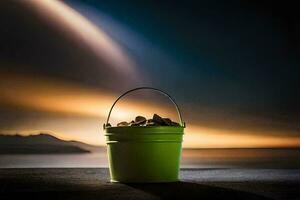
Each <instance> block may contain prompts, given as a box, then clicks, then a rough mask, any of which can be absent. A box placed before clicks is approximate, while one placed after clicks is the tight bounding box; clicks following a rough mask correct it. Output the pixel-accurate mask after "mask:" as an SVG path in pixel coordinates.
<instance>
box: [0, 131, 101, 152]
mask: <svg viewBox="0 0 300 200" xmlns="http://www.w3.org/2000/svg"><path fill="white" fill-rule="evenodd" d="M100 149H101V147H97V146H92V145H88V144H85V143H82V142H77V141H65V140H61V139H59V138H56V137H54V136H52V135H49V134H44V133H41V134H39V135H29V136H21V135H0V154H69V153H90V152H91V151H95V150H100Z"/></svg>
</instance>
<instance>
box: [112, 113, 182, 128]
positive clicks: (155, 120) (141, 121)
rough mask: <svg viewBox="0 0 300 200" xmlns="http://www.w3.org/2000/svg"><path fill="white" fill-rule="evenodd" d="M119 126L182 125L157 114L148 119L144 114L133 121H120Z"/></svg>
mask: <svg viewBox="0 0 300 200" xmlns="http://www.w3.org/2000/svg"><path fill="white" fill-rule="evenodd" d="M117 126H118V127H122V126H180V124H178V123H177V122H173V121H172V120H171V119H170V118H162V117H160V116H159V115H157V114H154V115H153V117H152V118H151V119H146V118H145V117H143V116H137V117H136V118H135V120H132V121H131V122H126V121H123V122H120V123H118V124H117Z"/></svg>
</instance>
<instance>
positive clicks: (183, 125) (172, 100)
mask: <svg viewBox="0 0 300 200" xmlns="http://www.w3.org/2000/svg"><path fill="white" fill-rule="evenodd" d="M136 90H154V91H157V92H160V93H161V94H163V95H165V96H167V97H168V98H169V99H170V101H171V102H172V103H173V104H174V106H175V108H176V111H177V114H178V116H179V120H180V125H181V126H182V127H185V123H184V122H183V121H182V116H181V112H180V110H179V107H178V105H177V103H176V102H175V101H174V99H173V98H172V97H171V96H170V95H169V94H167V93H166V92H164V91H162V90H159V89H156V88H152V87H138V88H134V89H131V90H128V91H127V92H125V93H124V94H122V95H121V96H119V97H118V98H117V99H116V101H115V102H114V103H113V105H112V106H111V108H110V110H109V113H108V116H107V120H106V124H103V128H104V129H105V128H106V125H107V124H108V122H109V118H110V115H111V111H112V109H113V108H114V106H115V105H116V103H117V102H118V101H119V100H120V99H121V98H122V97H124V96H125V95H127V94H128V93H130V92H133V91H136Z"/></svg>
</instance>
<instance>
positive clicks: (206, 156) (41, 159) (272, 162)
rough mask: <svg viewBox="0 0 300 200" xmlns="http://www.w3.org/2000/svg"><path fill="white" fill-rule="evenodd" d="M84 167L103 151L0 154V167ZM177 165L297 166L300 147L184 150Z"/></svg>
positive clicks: (101, 160)
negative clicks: (179, 163)
mask: <svg viewBox="0 0 300 200" xmlns="http://www.w3.org/2000/svg"><path fill="white" fill-rule="evenodd" d="M86 167H88V168H95V167H108V161H107V155H106V152H105V151H98V152H97V151H96V152H92V153H86V154H43V155H37V154H24V155H22V154H18V155H3V154H2V155H0V168H86ZM181 168H263V169H300V149H190V150H186V149H185V150H183V152H182V159H181Z"/></svg>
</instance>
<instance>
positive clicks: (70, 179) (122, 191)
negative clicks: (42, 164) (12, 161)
mask: <svg viewBox="0 0 300 200" xmlns="http://www.w3.org/2000/svg"><path fill="white" fill-rule="evenodd" d="M0 185H1V187H0V199H29V198H30V199H223V200H224V199H300V170H297V169H294V170H287V169H285V170H281V169H182V170H181V181H180V182H176V183H159V184H154V183H151V184H121V183H110V182H109V174H108V169H106V168H86V169H81V168H72V169H69V168H58V169H55V168H51V169H47V168H38V169H0Z"/></svg>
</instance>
